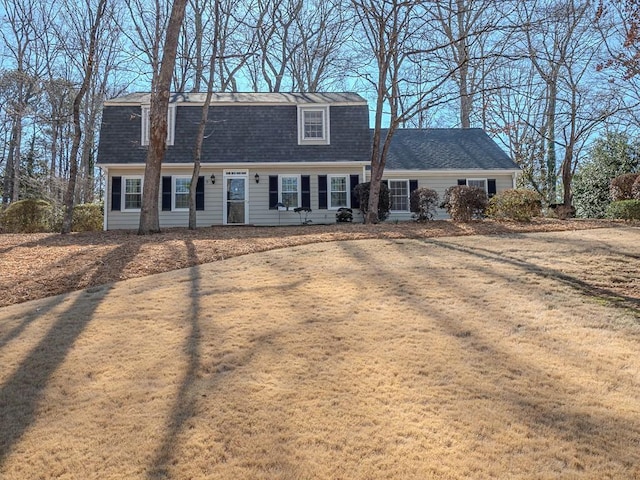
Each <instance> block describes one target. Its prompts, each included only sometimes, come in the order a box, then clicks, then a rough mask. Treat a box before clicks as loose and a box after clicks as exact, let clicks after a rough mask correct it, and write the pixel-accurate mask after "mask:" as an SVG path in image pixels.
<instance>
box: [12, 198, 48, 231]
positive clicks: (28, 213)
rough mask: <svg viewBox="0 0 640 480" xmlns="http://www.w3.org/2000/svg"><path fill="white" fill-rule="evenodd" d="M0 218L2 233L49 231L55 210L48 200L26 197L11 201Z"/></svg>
mask: <svg viewBox="0 0 640 480" xmlns="http://www.w3.org/2000/svg"><path fill="white" fill-rule="evenodd" d="M1 220H2V231H3V232H4V233H38V232H50V231H52V230H53V226H54V224H55V212H54V208H53V207H52V205H51V204H50V203H49V202H46V201H44V200H36V199H31V198H28V199H26V200H19V201H17V202H13V203H11V204H10V205H9V206H8V207H7V208H6V210H5V211H4V212H3V213H2V219H1Z"/></svg>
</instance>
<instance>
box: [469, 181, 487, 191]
mask: <svg viewBox="0 0 640 480" xmlns="http://www.w3.org/2000/svg"><path fill="white" fill-rule="evenodd" d="M467 186H469V187H478V188H481V189H482V190H484V191H485V192H486V191H487V179H486V178H468V179H467Z"/></svg>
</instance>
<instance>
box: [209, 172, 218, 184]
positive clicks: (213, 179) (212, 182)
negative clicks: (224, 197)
mask: <svg viewBox="0 0 640 480" xmlns="http://www.w3.org/2000/svg"><path fill="white" fill-rule="evenodd" d="M209 178H211V184H212V185H214V184H215V183H216V176H215V175H214V174H213V173H212V174H211V177H209Z"/></svg>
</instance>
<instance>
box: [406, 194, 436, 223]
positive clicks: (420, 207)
mask: <svg viewBox="0 0 640 480" xmlns="http://www.w3.org/2000/svg"><path fill="white" fill-rule="evenodd" d="M409 201H410V208H411V211H412V212H413V214H414V215H413V218H415V220H416V222H426V221H428V220H433V217H434V215H435V213H436V207H437V206H438V192H436V191H435V190H431V189H430V188H426V187H421V188H416V189H415V190H414V191H413V192H411V196H410V197H409Z"/></svg>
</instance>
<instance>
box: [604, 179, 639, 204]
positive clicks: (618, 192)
mask: <svg viewBox="0 0 640 480" xmlns="http://www.w3.org/2000/svg"><path fill="white" fill-rule="evenodd" d="M638 178H640V173H625V174H624V175H618V176H617V177H616V178H614V179H613V180H611V183H610V184H609V192H610V194H611V200H613V201H614V202H619V201H621V200H632V199H633V193H632V189H633V184H634V182H635V181H636V180H637V179H638Z"/></svg>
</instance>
